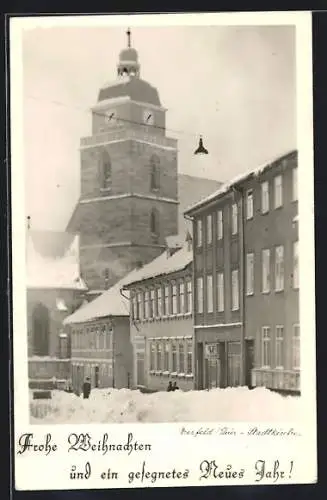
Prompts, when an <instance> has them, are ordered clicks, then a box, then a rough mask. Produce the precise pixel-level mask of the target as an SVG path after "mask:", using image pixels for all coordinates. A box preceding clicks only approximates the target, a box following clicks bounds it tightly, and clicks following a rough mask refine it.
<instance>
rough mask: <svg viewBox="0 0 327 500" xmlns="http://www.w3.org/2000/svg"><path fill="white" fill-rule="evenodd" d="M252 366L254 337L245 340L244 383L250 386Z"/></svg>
mask: <svg viewBox="0 0 327 500" xmlns="http://www.w3.org/2000/svg"><path fill="white" fill-rule="evenodd" d="M253 368H254V339H246V340H245V385H247V386H248V387H249V388H250V389H251V388H252V370H253Z"/></svg>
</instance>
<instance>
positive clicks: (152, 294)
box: [149, 290, 155, 318]
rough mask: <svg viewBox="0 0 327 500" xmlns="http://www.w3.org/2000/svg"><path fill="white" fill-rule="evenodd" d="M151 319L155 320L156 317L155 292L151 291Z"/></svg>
mask: <svg viewBox="0 0 327 500" xmlns="http://www.w3.org/2000/svg"><path fill="white" fill-rule="evenodd" d="M149 309H150V310H149V317H150V318H153V316H154V315H155V300H154V290H150V308H149Z"/></svg>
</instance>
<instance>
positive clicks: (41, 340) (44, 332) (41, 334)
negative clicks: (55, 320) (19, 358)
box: [32, 304, 50, 356]
mask: <svg viewBox="0 0 327 500" xmlns="http://www.w3.org/2000/svg"><path fill="white" fill-rule="evenodd" d="M32 322H33V354H35V355H36V356H48V354H49V323H50V320H49V311H48V309H47V307H45V306H44V305H43V304H38V305H37V306H36V307H35V309H34V311H33V316H32Z"/></svg>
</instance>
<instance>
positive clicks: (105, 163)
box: [101, 151, 111, 189]
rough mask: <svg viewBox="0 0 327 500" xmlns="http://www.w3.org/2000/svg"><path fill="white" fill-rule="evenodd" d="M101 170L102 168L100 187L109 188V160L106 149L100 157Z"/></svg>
mask: <svg viewBox="0 0 327 500" xmlns="http://www.w3.org/2000/svg"><path fill="white" fill-rule="evenodd" d="M101 160H102V161H101V170H102V172H101V173H102V188H103V189H110V188H111V160H110V156H109V154H108V153H107V151H104V152H103V153H102V159H101Z"/></svg>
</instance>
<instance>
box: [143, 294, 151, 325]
mask: <svg viewBox="0 0 327 500" xmlns="http://www.w3.org/2000/svg"><path fill="white" fill-rule="evenodd" d="M149 294H150V292H149V290H146V291H145V292H144V319H148V318H149V317H150V314H149V312H150V311H149V309H150V304H149V298H150V297H149Z"/></svg>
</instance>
